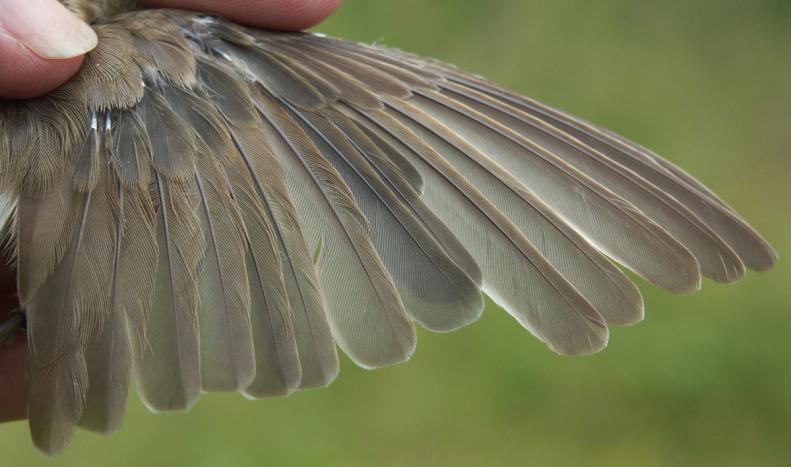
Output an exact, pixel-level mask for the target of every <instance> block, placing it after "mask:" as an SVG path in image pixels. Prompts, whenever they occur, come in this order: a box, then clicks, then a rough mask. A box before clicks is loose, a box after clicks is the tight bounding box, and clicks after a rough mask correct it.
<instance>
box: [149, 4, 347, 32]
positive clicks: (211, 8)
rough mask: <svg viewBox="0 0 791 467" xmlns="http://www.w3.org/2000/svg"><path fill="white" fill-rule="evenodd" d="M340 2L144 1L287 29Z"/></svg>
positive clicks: (317, 16)
mask: <svg viewBox="0 0 791 467" xmlns="http://www.w3.org/2000/svg"><path fill="white" fill-rule="evenodd" d="M340 3H341V0H226V1H218V0H145V4H146V5H148V6H157V7H168V8H182V9H185V10H195V11H205V12H208V13H215V14H217V15H220V16H223V17H225V18H227V19H229V20H231V21H236V22H238V23H242V24H247V25H250V26H258V27H264V28H272V29H286V30H299V29H305V28H309V27H311V26H314V25H316V24H318V23H319V22H321V21H322V20H323V19H324V18H326V17H327V16H329V15H330V13H332V12H333V11H334V10H335V9H336V8H337V7H338V5H340Z"/></svg>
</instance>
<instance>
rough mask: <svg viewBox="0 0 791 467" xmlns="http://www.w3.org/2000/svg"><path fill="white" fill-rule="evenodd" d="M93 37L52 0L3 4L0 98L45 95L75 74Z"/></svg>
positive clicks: (93, 43)
mask: <svg viewBox="0 0 791 467" xmlns="http://www.w3.org/2000/svg"><path fill="white" fill-rule="evenodd" d="M96 42H97V39H96V34H95V33H94V32H93V30H92V29H91V28H90V27H88V25H86V24H85V23H83V22H82V21H80V20H79V19H78V18H77V17H75V16H74V15H72V14H71V13H69V11H68V10H67V9H66V8H65V7H64V6H63V5H61V4H60V3H59V2H58V1H57V0H3V2H2V7H0V98H17V99H21V98H27V97H32V96H36V95H39V94H43V93H46V92H48V91H51V90H53V89H55V88H56V87H58V86H59V85H61V84H63V83H64V82H65V81H66V80H68V79H69V78H71V76H72V75H73V74H74V73H76V72H77V70H78V69H79V67H80V65H81V64H82V55H83V54H84V53H86V52H88V51H89V50H91V49H93V48H94V47H95V46H96Z"/></svg>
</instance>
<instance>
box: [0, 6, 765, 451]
mask: <svg viewBox="0 0 791 467" xmlns="http://www.w3.org/2000/svg"><path fill="white" fill-rule="evenodd" d="M94 27H95V29H96V32H97V34H98V36H99V45H98V47H97V48H96V50H94V51H93V52H91V53H90V54H88V56H87V57H86V60H85V65H84V66H83V68H82V70H81V71H80V73H79V74H78V75H77V76H76V77H75V79H74V80H72V81H71V82H69V83H67V84H66V85H65V86H63V87H62V88H61V89H59V90H57V91H56V92H54V93H53V94H51V95H49V96H46V97H43V98H40V99H36V100H30V101H24V102H17V103H8V102H7V103H2V104H1V105H0V116H2V118H0V126H1V127H2V128H0V129H2V132H0V187H2V193H0V221H2V224H4V225H6V224H7V226H8V227H7V228H4V229H3V231H4V232H7V235H8V236H9V238H10V240H11V245H13V253H14V261H15V265H16V268H17V272H18V278H19V293H20V300H21V302H22V305H23V306H24V307H26V308H27V310H28V320H29V329H30V334H29V354H28V358H29V365H28V378H29V394H28V404H29V414H30V425H31V429H32V433H33V438H34V441H35V443H36V444H37V446H39V447H40V448H41V449H42V450H44V451H46V452H48V453H53V452H57V451H59V450H60V449H62V448H63V447H64V446H65V445H66V444H67V443H68V440H69V439H70V436H71V434H72V432H73V430H74V427H75V426H76V425H78V424H79V425H81V426H83V427H85V428H88V429H91V430H95V431H99V432H110V431H112V430H114V429H116V428H117V427H118V425H119V423H120V421H121V419H122V415H123V411H124V407H125V405H126V397H127V388H128V384H129V381H130V379H134V380H135V382H136V384H137V387H138V390H139V392H140V394H141V396H142V398H143V400H144V402H145V403H146V404H147V405H148V406H149V407H150V408H151V409H152V410H155V411H167V410H184V409H188V408H189V407H191V406H192V405H193V404H194V403H195V402H196V400H197V398H198V396H199V394H200V393H201V391H217V390H225V391H241V392H244V393H245V394H246V395H248V396H250V397H264V396H271V395H280V394H288V393H290V392H292V391H294V390H297V389H304V388H316V387H323V386H326V385H327V384H329V383H330V382H331V381H332V380H333V379H334V378H335V376H336V375H337V372H338V356H337V353H336V344H337V345H338V346H339V347H340V348H341V349H342V350H343V351H344V352H345V353H346V354H347V355H348V356H349V357H350V358H351V359H352V360H353V361H354V362H355V363H357V364H358V365H360V366H362V367H365V368H378V367H382V366H385V365H389V364H394V363H398V362H403V361H405V360H407V359H408V358H409V357H410V355H411V354H412V352H413V351H414V348H415V328H414V325H413V323H415V322H416V323H419V324H420V325H422V326H423V327H425V328H427V329H430V330H433V331H439V332H446V331H452V330H454V329H458V328H460V327H462V326H465V325H467V324H469V323H472V322H473V321H475V320H476V319H477V318H478V317H479V316H480V314H481V312H482V310H483V306H484V302H483V299H482V294H481V292H482V291H483V292H485V293H486V294H488V295H489V296H490V297H491V298H492V299H493V300H494V301H495V302H496V303H498V304H499V305H500V306H501V307H502V308H503V309H504V310H505V311H506V312H508V313H509V314H511V315H512V316H513V317H514V318H515V319H516V320H517V321H518V322H519V323H520V324H521V325H522V326H524V327H525V328H526V329H527V330H529V331H530V332H531V333H532V334H533V335H534V336H536V337H537V338H538V339H540V340H541V341H543V342H544V343H545V344H546V345H547V346H549V347H550V348H551V349H552V350H554V351H555V352H558V353H561V354H568V355H579V354H588V353H593V352H597V351H599V350H601V349H602V348H603V347H604V346H605V345H606V344H607V339H608V326H611V325H628V324H633V323H636V322H638V321H640V320H641V319H642V318H643V299H642V297H641V295H640V292H639V290H638V289H637V287H636V286H635V285H634V284H633V283H632V281H631V280H629V279H628V278H627V276H626V275H625V274H624V272H622V270H621V269H620V268H619V267H618V266H617V265H616V263H618V264H620V265H622V266H624V267H625V268H627V269H629V270H631V271H632V272H634V273H635V274H637V275H639V276H640V277H642V278H644V279H646V280H647V281H648V282H650V283H652V284H655V285H657V286H659V287H662V288H664V289H667V290H668V291H670V292H677V293H684V292H690V291H694V290H696V289H698V288H699V287H700V282H701V276H705V277H709V278H711V279H714V280H716V281H721V282H731V281H734V280H737V279H739V278H740V277H741V276H742V275H743V274H744V271H745V269H746V268H749V269H754V270H758V271H763V270H766V269H769V268H770V267H771V266H772V265H773V264H774V262H775V260H776V255H775V253H774V252H773V250H772V249H771V247H770V246H769V245H768V244H767V243H766V242H765V241H764V240H763V239H762V238H761V237H760V235H759V234H758V233H756V232H755V231H754V230H753V229H752V228H751V227H750V226H749V225H748V224H747V223H746V222H745V221H744V220H743V219H742V218H741V217H740V216H739V215H738V214H736V213H735V211H734V210H733V209H731V208H730V207H728V206H727V205H726V204H725V203H724V202H723V201H722V200H720V199H719V198H717V196H716V195H715V194H713V193H712V192H711V191H709V190H708V189H706V188H705V187H703V185H702V184H701V183H700V182H698V181H696V180H695V179H694V178H692V177H691V176H690V175H688V174H686V173H685V172H683V171H682V170H681V169H679V168H678V167H675V166H674V165H672V164H671V163H669V162H667V161H665V160H663V159H661V158H660V157H659V156H657V155H656V154H653V153H652V152H650V151H648V150H646V149H644V148H641V147H639V146H637V145H636V144H634V143H631V142H629V141H627V140H625V139H623V138H621V137H619V136H617V135H614V134H612V133H610V132H608V131H606V130H603V129H600V128H598V127H596V126H594V125H591V124H589V123H587V122H584V121H582V120H580V119H578V118H576V117H573V116H570V115H568V114H565V113H563V112H560V111H558V110H555V109H552V108H551V107H548V106H546V105H544V104H541V103H539V102H536V101H534V100H532V99H529V98H526V97H522V96H520V95H517V94H514V93H512V92H510V91H507V90H505V89H502V88H500V87H498V86H496V85H494V84H492V83H490V82H488V81H486V80H484V79H482V78H479V77H476V76H471V75H469V74H466V73H464V72H461V71H459V70H456V69H454V68H452V67H450V66H448V65H444V64H442V63H439V62H436V61H433V60H427V59H424V58H420V57H416V56H413V55H409V54H406V53H404V52H401V51H398V50H393V49H385V48H379V47H372V46H366V45H361V44H356V43H351V42H346V41H342V40H339V39H332V38H328V37H324V36H319V35H314V34H304V33H276V32H267V31H260V30H253V29H246V28H243V27H240V26H237V25H234V24H231V23H229V22H227V21H224V20H221V19H218V18H213V17H209V16H205V15H198V14H193V13H186V12H179V11H170V10H159V11H156V10H152V11H140V12H133V13H129V14H125V15H122V16H119V17H117V18H113V19H112V20H111V21H108V22H105V23H101V22H99V23H97V24H96V25H95V26H94Z"/></svg>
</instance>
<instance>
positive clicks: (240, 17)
mask: <svg viewBox="0 0 791 467" xmlns="http://www.w3.org/2000/svg"><path fill="white" fill-rule="evenodd" d="M340 1H341V0H223V1H218V0H141V1H140V2H139V3H141V4H145V6H147V7H163V8H164V7H167V8H181V9H185V10H196V11H206V12H210V13H216V14H218V15H220V16H224V17H226V18H228V19H230V20H232V21H236V22H238V23H243V24H247V25H250V26H258V27H262V28H272V29H286V30H298V29H304V28H307V27H310V26H313V25H315V24H316V23H319V22H320V21H321V20H323V19H324V18H326V17H327V16H329V14H330V13H332V11H333V10H335V8H336V7H337V6H338V4H340ZM95 46H96V35H95V34H94V33H93V31H92V30H91V29H90V28H89V27H88V26H86V25H85V24H84V23H83V22H81V21H79V20H78V19H77V18H76V17H74V16H73V15H71V14H70V13H69V11H68V10H67V9H66V8H65V7H64V6H63V5H61V4H60V2H58V0H3V1H2V6H0V98H10V99H24V98H28V97H34V96H37V95H41V94H45V93H47V92H49V91H52V90H53V89H55V88H57V87H58V86H60V85H61V84H63V83H64V82H66V81H67V80H68V79H69V78H71V77H72V76H73V75H74V74H75V73H76V72H77V70H79V68H80V65H81V64H82V56H83V54H84V53H86V52H88V51H90V50H91V49H93V47H95Z"/></svg>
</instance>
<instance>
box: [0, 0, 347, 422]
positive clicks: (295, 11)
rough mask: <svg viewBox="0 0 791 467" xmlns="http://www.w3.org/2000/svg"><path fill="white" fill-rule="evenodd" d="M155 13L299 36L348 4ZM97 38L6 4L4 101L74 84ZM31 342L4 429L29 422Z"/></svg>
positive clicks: (0, 15) (11, 277) (1, 69)
mask: <svg viewBox="0 0 791 467" xmlns="http://www.w3.org/2000/svg"><path fill="white" fill-rule="evenodd" d="M140 3H145V5H146V6H148V7H168V8H181V9H186V10H196V11H206V12H211V13H216V14H218V15H221V16H224V17H226V18H228V19H230V20H233V21H237V22H239V23H244V24H247V25H251V26H258V27H264V28H272V29H285V30H298V29H304V28H307V27H310V26H313V25H314V24H316V23H318V22H320V21H321V20H323V19H324V18H326V17H327V16H329V14H330V13H332V11H333V10H335V8H336V7H337V6H338V4H339V3H340V0H224V1H218V0H145V1H144V2H142V1H141V2H140ZM95 46H96V35H95V34H94V33H93V31H92V30H91V29H90V28H89V27H87V26H86V25H85V24H84V23H82V22H81V21H79V20H78V19H77V18H76V17H74V16H73V15H71V13H69V11H68V10H66V8H65V7H64V6H62V5H61V4H60V3H59V2H58V1H57V0H2V7H0V99H2V98H8V99H24V98H29V97H34V96H38V95H41V94H45V93H47V92H49V91H52V90H53V89H55V88H57V87H58V86H60V85H61V84H63V83H64V82H66V81H68V80H69V79H70V78H71V77H72V76H73V75H74V74H75V73H76V72H77V71H78V70H79V68H80V65H81V64H82V59H83V54H85V53H86V52H88V51H90V50H91V49H93V47H95ZM15 276H16V275H15V273H14V272H13V271H11V270H10V269H8V268H7V267H6V266H5V265H4V264H3V262H2V260H0V319H2V318H5V316H6V315H7V314H8V312H9V311H11V309H12V308H14V307H15V306H16V297H15V295H14V291H15V285H16V277H15ZM24 380H25V339H24V336H19V338H17V339H16V341H15V342H14V343H13V344H10V345H5V344H2V343H0V422H1V421H10V420H19V419H22V418H24V417H25V414H26V407H25V382H24Z"/></svg>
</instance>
